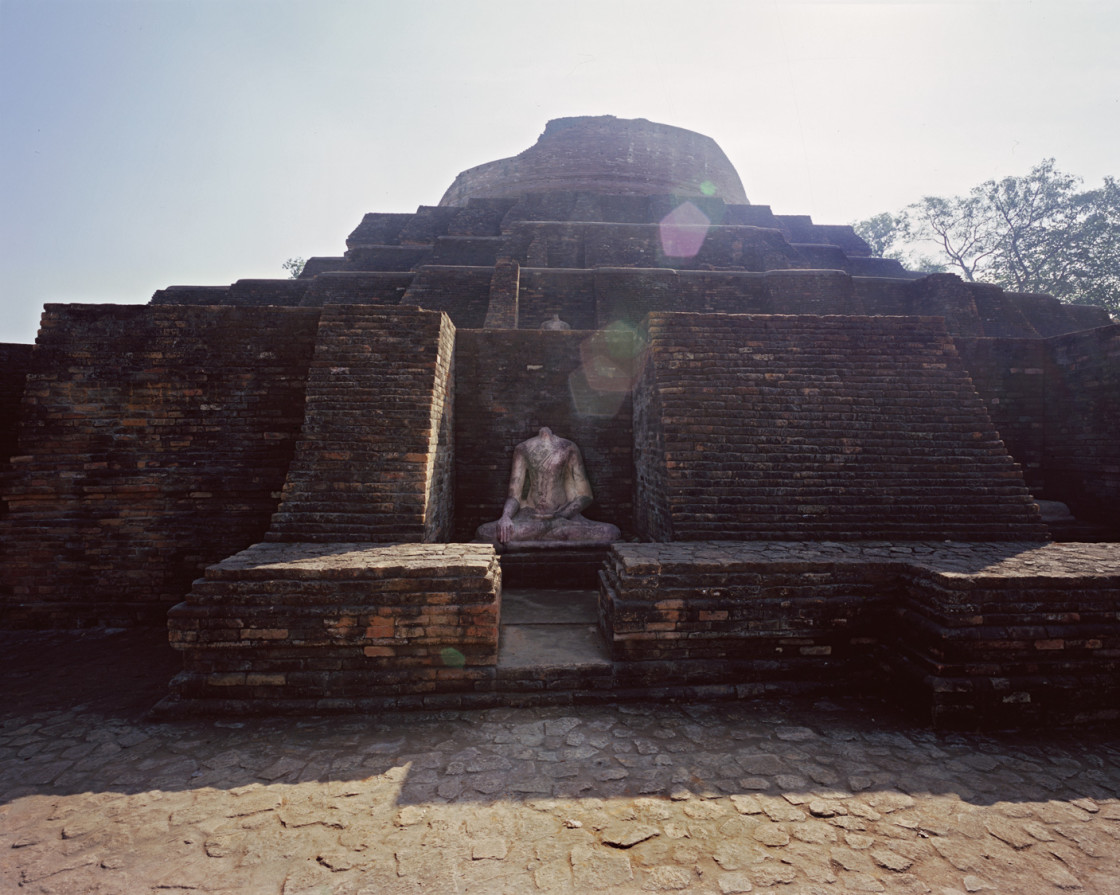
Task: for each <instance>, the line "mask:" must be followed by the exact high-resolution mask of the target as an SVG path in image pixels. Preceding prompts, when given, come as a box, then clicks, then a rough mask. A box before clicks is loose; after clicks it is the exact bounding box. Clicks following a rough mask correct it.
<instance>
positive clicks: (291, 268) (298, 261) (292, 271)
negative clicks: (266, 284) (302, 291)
mask: <svg viewBox="0 0 1120 895" xmlns="http://www.w3.org/2000/svg"><path fill="white" fill-rule="evenodd" d="M306 263H307V262H306V261H305V260H304V259H303V258H289V259H288V260H287V261H285V262H284V263H283V264H282V265H281V267H283V268H284V270H286V271H287V272H288V276H289V277H291V278H292V279H293V280H294V279H295V278H296V277H298V276H299V275H300V274H301V273H303V266H304V265H305V264H306Z"/></svg>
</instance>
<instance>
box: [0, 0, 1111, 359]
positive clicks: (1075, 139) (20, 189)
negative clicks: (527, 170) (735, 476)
mask: <svg viewBox="0 0 1120 895" xmlns="http://www.w3.org/2000/svg"><path fill="white" fill-rule="evenodd" d="M1118 46H1120V4H1116V3H1113V2H1077V0H1060V2H1053V0H1035V2H1032V0H1018V2H994V0H993V2H982V0H977V2H958V3H941V2H912V3H902V2H866V3H847V2H819V3H798V2H751V0H727V2H716V0H689V2H658V0H640V2H629V0H590V2H585V0H564V2H556V0H548V2H543V0H448V2H437V0H428V2H425V0H408V2H405V0H391V2H381V0H366V2H337V0H308V2H295V0H70V2H64V0H0V228H2V229H0V271H2V285H0V341H15V342H30V341H33V339H34V337H35V331H36V329H37V326H38V318H39V314H40V312H41V309H42V305H43V304H44V303H45V302H54V301H62V302H65V301H86V302H125V303H137V302H146V301H147V300H148V299H149V298H150V297H151V294H152V292H153V291H154V290H156V289H158V288H161V287H163V286H167V285H171V284H191V283H196V284H224V283H230V282H232V281H233V280H236V279H239V278H242V277H262V276H263V277H269V276H274V277H282V276H284V271H283V270H282V269H281V264H282V263H283V261H284V260H285V259H286V258H288V257H291V256H294V255H302V256H305V257H306V256H310V255H322V254H328V255H335V254H340V253H341V252H342V251H343V249H344V240H345V238H346V235H347V234H348V233H349V232H350V231H351V230H352V229H353V228H354V227H355V226H356V225H357V223H358V221H359V220H360V219H361V216H362V214H363V213H365V212H367V211H414V210H415V209H416V207H417V206H418V205H421V204H435V203H436V202H438V201H439V198H440V196H441V195H442V193H443V191H444V189H446V187H447V186H448V185H449V184H450V183H451V181H452V180H453V179H454V177H455V175H456V174H457V173H458V172H459V171H461V170H463V169H465V168H468V167H472V166H474V165H477V164H480V163H482V162H486V161H490V160H492V159H496V158H501V157H504V156H508V155H512V154H515V153H517V152H519V151H521V150H522V149H524V148H526V147H528V146H529V145H531V144H532V143H533V142H534V141H535V140H536V138H537V136H538V135H539V134H540V132H541V131H542V130H543V129H544V125H545V122H546V121H548V120H549V119H551V118H557V117H561V116H566V115H597V114H612V115H617V116H619V117H625V118H639V117H640V118H648V119H650V120H653V121H659V122H663V123H667V124H673V125H677V126H680V127H685V128H689V129H691V130H695V131H699V132H700V133H703V134H706V135H708V136H710V137H712V138H713V139H715V140H716V141H717V142H718V143H719V144H720V145H721V146H722V147H723V149H724V151H725V152H726V153H727V155H728V156H729V157H730V159H731V161H732V163H733V164H734V165H735V166H736V168H737V169H738V171H739V174H740V176H741V177H742V179H743V183H744V185H745V187H746V190H747V195H748V196H749V197H750V198H751V201H753V202H756V203H760V204H768V205H771V206H772V207H773V208H774V210H775V211H776V212H778V213H781V214H811V215H812V216H813V218H814V220H816V221H817V222H819V223H847V222H851V221H853V220H856V219H858V218H861V217H866V216H868V215H871V214H874V213H876V212H879V211H885V210H894V209H897V208H900V207H902V206H903V205H905V204H906V203H908V202H911V201H913V200H915V199H917V198H919V197H920V196H922V195H924V194H931V193H932V194H943V195H944V194H952V193H959V192H964V191H965V190H967V189H968V188H969V187H971V186H973V185H975V184H976V183H979V182H981V181H982V180H985V179H987V178H989V177H997V176H1001V175H1004V174H1011V173H1024V172H1025V171H1027V170H1028V169H1029V168H1030V167H1031V166H1032V165H1033V164H1035V163H1037V162H1038V161H1040V160H1041V159H1042V158H1045V157H1049V156H1053V157H1055V158H1056V159H1057V160H1058V165H1059V167H1060V168H1062V169H1063V170H1067V171H1071V172H1073V173H1075V174H1079V175H1081V176H1083V177H1084V178H1085V179H1086V182H1087V183H1088V184H1089V185H1096V184H1098V183H1099V182H1100V179H1101V177H1103V176H1104V175H1106V174H1112V175H1120V53H1118V52H1117V47H1118Z"/></svg>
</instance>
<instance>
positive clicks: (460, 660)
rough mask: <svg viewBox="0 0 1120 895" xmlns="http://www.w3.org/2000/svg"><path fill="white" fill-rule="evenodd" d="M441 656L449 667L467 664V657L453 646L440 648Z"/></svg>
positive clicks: (460, 666) (459, 666)
mask: <svg viewBox="0 0 1120 895" xmlns="http://www.w3.org/2000/svg"><path fill="white" fill-rule="evenodd" d="M439 657H440V658H441V659H443V664H444V665H446V666H447V667H448V668H462V667H463V666H464V665H466V664H467V657H466V656H464V655H463V654H462V653H461V652H459V651H458V650H457V649H455V647H453V646H449V647H446V648H444V649H442V650H440V653H439Z"/></svg>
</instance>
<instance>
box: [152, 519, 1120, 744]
mask: <svg viewBox="0 0 1120 895" xmlns="http://www.w3.org/2000/svg"><path fill="white" fill-rule="evenodd" d="M542 562H543V560H542ZM507 597H508V603H507ZM595 600H596V596H595V594H594V592H587V591H582V592H581V591H578V590H576V591H557V590H552V591H548V590H542V589H539V588H538V589H528V590H525V589H522V590H516V589H515V590H511V591H510V592H509V594H508V595H506V594H503V593H502V591H501V572H500V567H499V566H498V558H497V556H496V555H495V553H494V551H493V548H491V547H490V546H488V545H479V544H410V545H393V546H373V545H368V544H367V545H358V544H271V543H270V544H260V545H257V546H256V547H253V548H250V549H249V550H247V551H243V552H242V553H240V554H237V555H236V556H234V557H231V558H230V559H228V560H226V561H225V562H223V563H219V564H218V565H216V566H212V567H210V569H208V571H207V575H206V577H205V578H203V579H201V580H200V581H198V582H196V584H195V587H194V590H193V591H192V593H191V595H190V597H189V598H188V600H187V601H186V602H185V603H183V604H180V605H179V606H177V607H175V609H174V610H172V612H171V614H170V622H169V624H170V628H171V641H172V645H173V646H174V647H175V648H177V649H179V650H181V651H182V652H183V653H184V655H185V668H184V671H183V672H182V673H180V674H179V675H178V676H177V677H176V678H175V680H174V681H173V683H172V688H173V696H172V697H171V698H169V699H168V700H167V701H166V703H165V705H164V711H166V712H169V713H184V712H186V713H189V712H197V711H203V712H219V713H235V714H243V713H251V712H285V713H302V712H324V711H328V712H330V711H342V712H347V711H351V712H352V711H359V712H361V711H381V710H385V709H417V708H435V709H445V708H486V707H492V706H496V705H545V704H572V703H591V702H603V701H609V700H616V699H624V700H626V699H643V698H646V699H649V698H654V699H661V700H672V699H687V700H694V699H702V698H704V699H707V698H714V699H736V698H745V697H750V696H757V695H764V694H771V695H789V694H791V693H826V692H837V691H840V690H847V691H855V692H872V691H886V692H887V693H888V694H889V695H890V696H891V697H892V698H894V699H895V700H896V701H899V702H902V703H905V704H908V705H911V706H913V707H915V708H917V710H918V711H919V713H920V715H921V716H922V717H924V718H925V719H927V720H928V721H930V722H932V723H933V724H934V725H936V726H946V727H972V726H978V725H1003V726H1019V725H1045V724H1054V723H1058V724H1062V723H1071V722H1075V723H1076V722H1085V721H1101V720H1109V719H1114V718H1116V717H1120V674H1118V672H1120V556H1117V555H1116V551H1115V549H1114V546H1113V545H1110V544H1038V543H1033V542H1032V543H988V544H962V543H947V542H905V543H886V542H846V543H829V542H814V543H798V542H758V541H756V542H747V543H743V542H718V541H707V542H695V543H672V544H627V543H618V544H615V545H613V547H612V550H611V554H610V557H609V559H608V562H607V564H606V568H605V569H604V570H603V572H602V574H601V587H600V590H599V593H598V596H597V606H596V605H595V602H594V601H595ZM596 626H597V628H598V632H599V635H600V636H601V640H599V639H598V638H597V637H596V635H595V630H594V629H595V627H596Z"/></svg>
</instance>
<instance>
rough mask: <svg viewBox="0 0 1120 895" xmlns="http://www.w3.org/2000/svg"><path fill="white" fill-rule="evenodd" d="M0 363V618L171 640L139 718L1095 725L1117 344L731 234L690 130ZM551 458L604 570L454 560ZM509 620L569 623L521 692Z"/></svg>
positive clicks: (484, 557)
mask: <svg viewBox="0 0 1120 895" xmlns="http://www.w3.org/2000/svg"><path fill="white" fill-rule="evenodd" d="M546 323H547V324H549V327H547V328H544V329H542V325H543V324H546ZM555 327H559V328H555ZM0 358H3V359H4V360H5V361H6V363H5V364H4V365H3V369H2V370H0V414H2V416H0V446H3V448H4V450H5V452H6V456H5V457H4V458H0V460H7V455H10V460H7V462H6V463H5V464H4V465H3V467H2V468H0V497H2V500H0V622H2V623H3V624H6V625H19V626H51V625H66V626H70V625H96V624H111V625H122V624H132V623H138V622H146V623H152V622H157V623H162V622H164V621H165V620H166V621H167V623H168V625H169V629H170V637H171V640H172V643H173V644H174V645H175V646H176V647H177V648H178V649H180V650H181V651H182V652H183V656H184V671H183V673H182V674H181V675H179V676H178V677H177V678H176V680H175V681H174V683H173V685H172V694H171V696H170V697H169V699H168V701H167V707H166V708H167V711H169V712H175V711H180V712H181V711H196V710H202V711H206V710H219V711H226V712H247V711H291V712H306V711H325V710H332V711H333V710H362V711H378V710H382V709H386V708H410V707H422V706H427V707H446V706H472V705H497V704H511V703H512V704H527V703H542V702H576V701H585V700H592V699H620V698H698V697H705V698H706V697H712V696H720V697H728V698H735V697H741V696H748V695H754V694H758V693H767V692H790V691H792V690H827V689H828V688H829V687H836V686H843V687H869V686H872V685H875V684H878V685H880V686H882V685H884V684H885V685H886V687H887V689H888V690H891V691H892V692H897V694H899V695H901V696H902V697H904V698H905V699H907V700H908V701H909V702H911V703H913V704H914V705H916V706H918V707H919V708H920V709H921V710H922V711H924V712H925V713H926V715H927V717H929V718H930V719H932V720H933V721H934V722H935V723H938V724H944V725H970V724H977V723H983V722H985V721H989V722H992V723H1009V724H1017V723H1030V724H1048V723H1063V722H1068V721H1083V720H1101V719H1108V718H1114V717H1116V716H1117V715H1120V688H1118V687H1116V686H1115V685H1114V684H1113V683H1111V682H1112V681H1114V680H1115V676H1116V671H1117V670H1118V669H1117V668H1116V663H1117V661H1118V660H1120V586H1118V582H1120V551H1117V550H1115V549H1114V548H1115V543H1116V541H1117V540H1120V510H1118V508H1120V439H1117V438H1116V437H1115V434H1116V432H1117V431H1118V430H1120V326H1118V325H1117V324H1116V323H1114V322H1113V321H1111V320H1110V319H1109V317H1108V315H1107V314H1106V313H1105V312H1104V311H1103V310H1102V309H1100V308H1090V307H1079V306H1073V305H1064V304H1060V303H1059V302H1058V301H1056V300H1055V299H1053V298H1052V297H1050V296H1043V295H1028V294H1019V293H1012V292H1006V291H1004V290H1002V289H999V288H997V287H994V286H989V285H985V284H978V283H965V282H962V281H961V280H960V279H959V278H957V277H955V276H952V275H948V274H937V275H932V276H923V275H922V274H919V273H915V272H912V271H907V270H905V269H904V268H903V267H902V266H901V265H900V264H899V263H898V262H897V261H892V260H888V259H882V258H875V257H873V256H872V254H871V251H870V249H869V247H868V246H867V244H866V243H865V242H864V241H863V240H862V239H860V238H859V236H858V235H857V234H856V233H855V232H854V231H853V230H852V228H851V227H848V226H841V225H832V224H817V223H815V222H814V221H813V220H812V219H811V218H809V217H808V216H806V215H799V214H778V213H775V212H773V211H772V210H771V209H770V208H769V207H768V206H766V205H759V204H752V203H751V202H750V201H749V200H748V199H747V193H746V191H745V190H744V188H743V184H742V181H741V179H740V177H739V175H738V173H737V172H736V171H735V169H734V167H733V166H732V164H731V162H730V161H729V160H728V159H727V157H726V155H724V153H723V152H722V150H720V148H719V146H718V145H717V144H716V143H715V142H714V141H713V140H711V139H710V138H708V137H705V136H703V135H700V134H695V133H692V132H689V131H684V130H681V129H680V128H675V127H670V126H667V125H662V124H656V123H653V122H649V121H645V120H633V121H627V120H621V119H616V118H612V117H610V116H601V117H588V118H570V119H560V120H557V121H553V122H549V124H548V125H547V127H546V128H545V130H544V133H543V134H542V135H541V137H540V139H539V140H538V141H537V143H536V144H534V145H533V146H531V147H529V148H528V149H526V150H525V151H524V152H522V153H519V154H518V155H516V156H513V157H511V158H507V159H500V160H498V161H494V162H488V163H485V164H482V165H477V166H475V167H473V168H470V169H468V170H466V171H464V172H463V173H462V174H461V175H459V177H458V178H456V180H455V182H454V183H453V184H452V185H451V186H450V187H449V188H448V189H447V190H446V192H445V194H444V196H443V198H442V200H441V201H440V202H439V203H438V204H436V205H422V206H420V207H419V208H418V209H417V211H416V212H415V213H412V214H399V213H378V212H372V213H370V214H367V215H365V217H364V218H363V219H362V220H361V221H360V222H359V223H358V225H357V227H356V228H355V229H354V230H353V232H352V233H351V234H350V236H349V238H348V239H347V241H346V246H345V249H344V251H343V252H342V253H341V254H339V255H337V256H333V257H315V258H311V259H309V260H308V262H307V264H306V266H305V267H304V270H303V272H302V274H301V275H300V277H298V278H297V279H276V280H262V279H252V280H239V281H238V282H236V283H232V284H230V285H222V286H212V285H208V286H189V285H187V286H168V287H167V288H165V289H161V290H159V291H157V292H156V293H155V295H153V296H152V298H151V302H150V303H149V304H148V305H147V306H135V305H133V306H114V305H72V304H71V305H63V304H52V305H48V306H47V307H46V309H45V311H44V314H43V322H42V329H41V331H40V334H39V338H38V341H37V343H36V345H35V346H34V347H32V346H0ZM542 426H548V427H550V428H551V429H552V430H553V431H554V432H556V433H557V434H558V435H560V436H562V437H566V438H569V439H571V440H572V441H574V442H575V443H576V444H578V445H579V447H580V450H581V452H582V454H583V458H584V461H585V465H586V467H587V474H588V477H589V479H590V483H591V487H592V489H593V491H594V494H595V498H596V500H595V503H594V504H592V505H591V507H589V508H588V509H587V510H586V513H587V515H588V518H591V519H595V520H600V521H604V522H609V523H612V524H614V525H616V526H618V527H619V528H620V529H621V530H622V533H623V537H622V540H621V541H619V542H616V543H615V544H614V545H612V546H611V548H610V549H609V550H603V549H602V548H599V549H596V550H592V549H589V548H583V547H581V546H579V545H575V546H574V547H570V548H566V549H563V550H552V549H542V550H534V549H531V548H528V547H525V548H520V549H515V550H506V551H503V552H502V555H501V556H500V557H499V555H498V552H497V551H496V550H495V548H494V547H493V546H492V545H489V544H474V543H469V542H470V541H471V540H472V539H473V537H474V532H475V530H476V529H477V527H478V526H479V525H480V524H482V523H484V522H488V521H491V520H493V519H495V518H497V516H498V514H499V512H500V511H501V506H502V501H503V499H504V496H505V493H506V488H507V482H508V477H509V470H510V463H511V459H512V452H513V448H514V446H515V445H516V444H517V443H519V442H521V441H523V440H525V439H526V438H528V437H530V436H532V435H534V434H535V433H536V432H537V430H538V429H539V428H540V427H542ZM1037 500H1042V501H1061V502H1063V503H1064V504H1066V505H1068V507H1069V508H1070V510H1071V511H1072V517H1071V519H1070V520H1069V521H1066V522H1062V523H1055V524H1054V525H1053V526H1051V527H1050V529H1049V530H1048V527H1047V526H1046V525H1045V524H1044V523H1043V518H1042V515H1041V514H1040V511H1039V508H1038V505H1037V504H1036V501H1037ZM1074 536H1076V537H1074ZM1051 537H1054V538H1056V539H1058V540H1059V541H1062V543H1049V542H1048V539H1049V538H1051ZM1090 540H1091V541H1093V542H1094V543H1087V541H1090ZM192 582H194V583H193V584H192ZM503 585H506V586H507V589H508V590H509V591H510V592H511V593H516V589H517V587H518V586H520V585H532V586H533V587H535V588H537V589H538V591H539V594H538V597H534V598H533V599H535V600H536V599H539V600H546V598H547V595H548V594H549V593H553V594H563V593H572V592H573V589H574V591H576V592H579V591H582V596H581V597H580V599H579V600H578V601H577V602H578V603H579V605H580V606H581V607H584V608H581V609H580V610H579V611H580V612H584V611H585V609H586V611H587V612H592V611H594V612H595V614H596V616H597V617H596V619H595V624H588V625H585V627H584V628H580V629H579V631H578V632H577V633H578V637H577V636H575V635H572V638H570V639H569V640H565V639H564V637H561V636H559V635H557V637H556V638H555V642H549V643H547V644H546V645H547V647H548V648H547V649H542V650H541V655H542V656H548V657H551V658H549V659H548V660H547V661H545V660H544V659H542V660H541V661H540V662H538V663H534V662H532V661H528V662H527V661H526V659H525V653H524V651H522V652H521V653H520V654H517V650H516V649H514V648H513V647H512V646H511V643H512V641H513V640H517V639H518V638H520V640H519V641H518V642H519V643H522V644H524V643H531V642H532V641H531V637H532V636H537V635H536V634H533V632H532V631H531V630H530V629H531V628H532V624H533V623H532V621H531V619H530V620H529V621H526V620H525V616H524V614H522V615H520V616H519V615H518V614H517V613H514V615H515V617H517V618H520V619H521V621H519V622H517V623H516V625H514V627H517V630H516V631H515V632H514V631H512V630H510V631H506V633H503V631H504V630H505V627H504V622H503V614H502V612H503V605H502V604H503ZM560 588H567V589H568V590H563V591H562V590H560ZM593 592H597V594H598V608H597V610H592V608H591V607H593V606H594V605H595V597H594V595H593ZM541 594H543V595H544V596H540V595H541ZM511 599H514V598H513V597H511ZM531 602H532V600H530V603H531ZM516 605H522V608H524V605H528V604H516ZM559 608H560V609H562V608H563V607H559ZM519 611H520V610H519ZM584 621H586V620H584ZM583 623H584V622H581V624H583ZM571 627H573V628H576V627H578V625H573V626H571ZM596 630H597V631H598V634H595V631H596ZM542 636H548V635H547V634H545V635H542ZM565 636H567V635H565ZM525 638H530V640H525ZM581 638H582V640H581ZM576 641H580V642H581V643H583V645H584V647H587V648H586V649H585V650H584V651H583V652H579V651H578V650H577V651H576V652H575V653H571V654H570V655H571V658H570V661H558V660H556V659H555V657H556V656H557V655H566V654H565V653H564V652H563V648H561V646H560V645H561V644H563V643H569V644H571V643H576ZM564 648H566V647H564ZM573 649H574V647H573ZM581 649H582V647H581ZM515 654H516V655H515Z"/></svg>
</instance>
